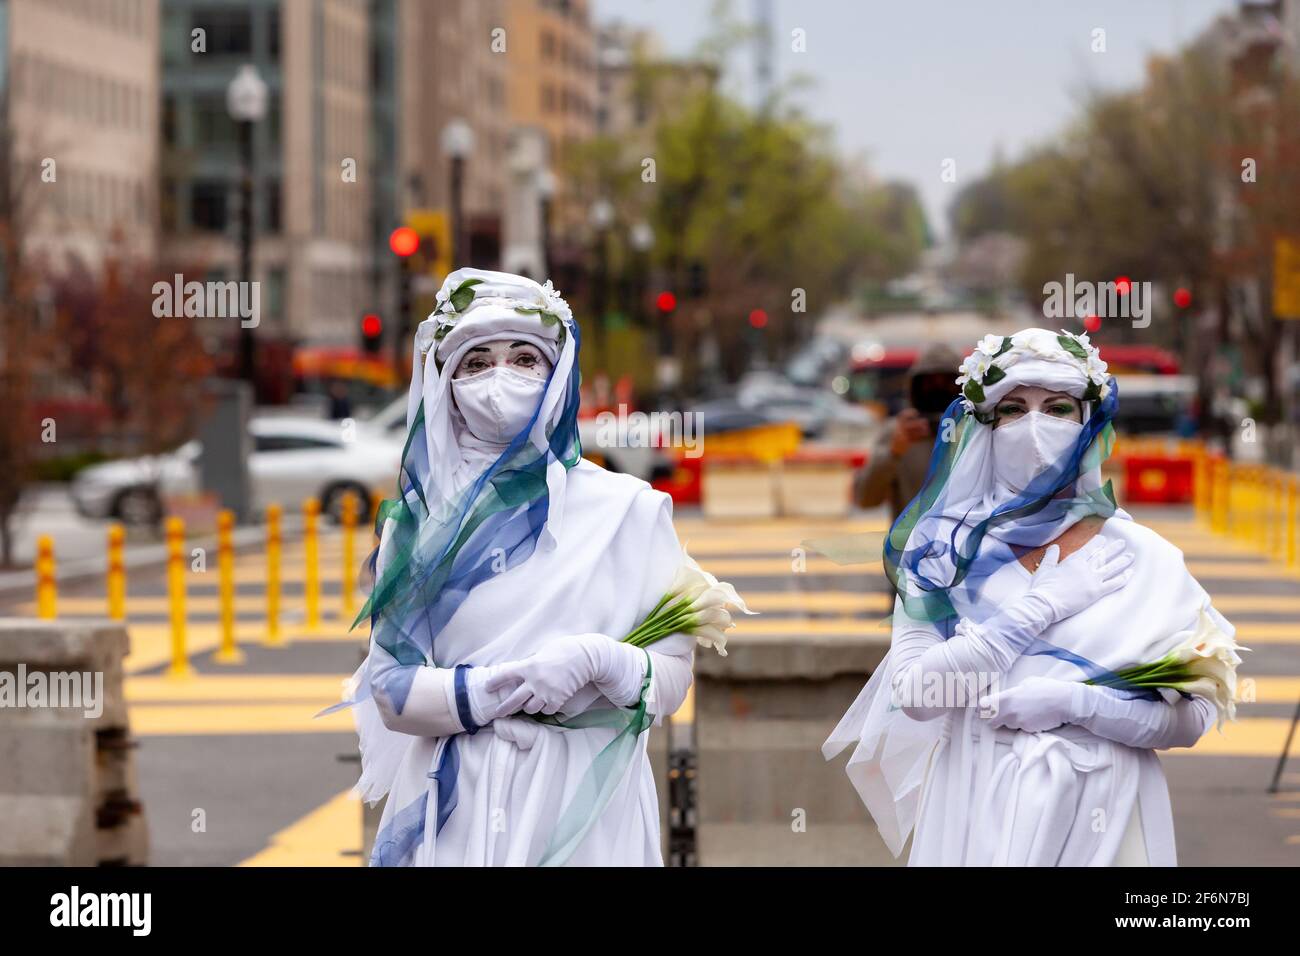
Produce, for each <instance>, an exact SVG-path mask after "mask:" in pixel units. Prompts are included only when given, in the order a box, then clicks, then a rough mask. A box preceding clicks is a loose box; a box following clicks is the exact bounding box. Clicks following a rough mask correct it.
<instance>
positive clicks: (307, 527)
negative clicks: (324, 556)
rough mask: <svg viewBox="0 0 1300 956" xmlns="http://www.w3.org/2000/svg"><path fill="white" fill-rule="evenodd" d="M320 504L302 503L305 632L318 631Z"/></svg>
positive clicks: (314, 501)
mask: <svg viewBox="0 0 1300 956" xmlns="http://www.w3.org/2000/svg"><path fill="white" fill-rule="evenodd" d="M319 518H320V502H319V501H317V500H316V499H315V498H308V499H307V500H306V501H304V502H303V503H302V551H303V558H304V560H305V563H306V565H307V567H306V573H305V574H304V575H303V582H302V590H303V597H304V599H305V600H306V603H307V630H308V631H311V632H313V633H314V632H316V631H318V630H319V629H320V547H319V541H318V540H317V537H316V524H317V519H319Z"/></svg>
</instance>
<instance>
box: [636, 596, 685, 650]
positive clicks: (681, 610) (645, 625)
mask: <svg viewBox="0 0 1300 956" xmlns="http://www.w3.org/2000/svg"><path fill="white" fill-rule="evenodd" d="M690 603H691V602H689V601H687V600H686V599H685V598H682V599H681V600H680V601H678V602H677V603H676V604H674V605H672V606H671V607H669V608H667V609H662V604H661V608H659V609H656V611H655V612H652V613H651V614H650V616H649V617H647V618H646V619H645V620H644V621H642V622H641V623H640V624H639V625H637V626H636V628H634V629H633V630H632V632H631V633H630V634H628V635H627V636H626V637H625V638H623V640H624V642H626V643H633V644H639V642H640V640H641V639H642V638H644V637H645V636H646V635H647V634H650V633H656V634H658V635H659V637H663V636H665V635H667V634H671V633H672V631H664V630H663V628H664V626H665V625H667V624H669V623H675V622H684V621H685V620H686V619H687V618H688V617H689V616H690V613H689V609H690Z"/></svg>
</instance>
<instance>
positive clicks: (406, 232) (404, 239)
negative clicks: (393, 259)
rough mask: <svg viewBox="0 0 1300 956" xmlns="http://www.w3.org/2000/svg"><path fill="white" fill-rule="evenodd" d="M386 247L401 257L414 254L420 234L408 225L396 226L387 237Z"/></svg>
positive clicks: (417, 247) (418, 243)
mask: <svg viewBox="0 0 1300 956" xmlns="http://www.w3.org/2000/svg"><path fill="white" fill-rule="evenodd" d="M388 248H389V249H392V250H393V253H394V254H395V255H399V256H401V257H402V258H403V259H405V258H406V257H407V256H412V255H415V250H417V249H419V248H420V234H419V233H418V232H416V231H415V230H414V229H412V228H411V227H410V226H398V227H397V228H396V229H394V230H393V233H392V235H390V236H389V237H388Z"/></svg>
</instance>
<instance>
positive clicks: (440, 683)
mask: <svg viewBox="0 0 1300 956" xmlns="http://www.w3.org/2000/svg"><path fill="white" fill-rule="evenodd" d="M398 669H399V668H393V669H392V670H390V671H389V672H388V673H389V674H392V671H395V670H398ZM400 669H401V670H408V671H409V672H410V677H411V684H410V690H409V691H408V692H407V694H406V699H405V700H404V701H403V702H402V704H401V707H400V708H399V707H398V706H397V705H396V704H395V702H394V701H393V698H392V695H391V694H390V693H389V692H388V689H387V687H386V686H385V685H386V684H387V683H388V681H385V680H382V679H381V680H374V681H372V682H371V685H370V689H371V693H372V694H373V695H374V698H375V707H376V708H378V710H379V716H380V719H382V720H383V722H384V726H385V727H387V728H388V729H389V730H395V731H397V732H398V733H401V734H411V735H412V736H416V737H447V736H450V735H451V734H460V733H464V732H465V726H464V724H462V723H461V721H460V717H459V716H458V714H457V708H456V669H455V668H453V667H426V666H425V665H423V664H416V665H407V666H406V667H403V668H400ZM394 676H395V675H394Z"/></svg>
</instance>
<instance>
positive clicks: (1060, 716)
mask: <svg viewBox="0 0 1300 956" xmlns="http://www.w3.org/2000/svg"><path fill="white" fill-rule="evenodd" d="M1083 686H1085V685H1083V684H1076V683H1074V682H1073V681H1063V680H1054V679H1053V678H1050V677H1027V678H1025V680H1023V681H1022V682H1020V683H1019V684H1017V685H1016V686H1015V687H1008V688H1007V689H1006V690H1004V691H1001V692H1000V693H997V694H991V695H990V696H989V697H987V698H985V699H984V700H983V701H981V708H982V709H983V710H984V712H985V713H989V712H990V711H991V712H992V713H991V715H990V716H989V718H988V721H989V723H991V724H992V725H993V726H994V727H1010V728H1011V729H1012V730H1023V731H1025V732H1027V733H1031V734H1036V733H1038V732H1039V731H1041V730H1051V729H1053V728H1055V727H1060V726H1061V725H1062V724H1068V723H1070V721H1071V719H1072V717H1073V713H1074V712H1073V710H1072V703H1073V700H1074V696H1073V689H1074V688H1075V687H1083Z"/></svg>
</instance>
